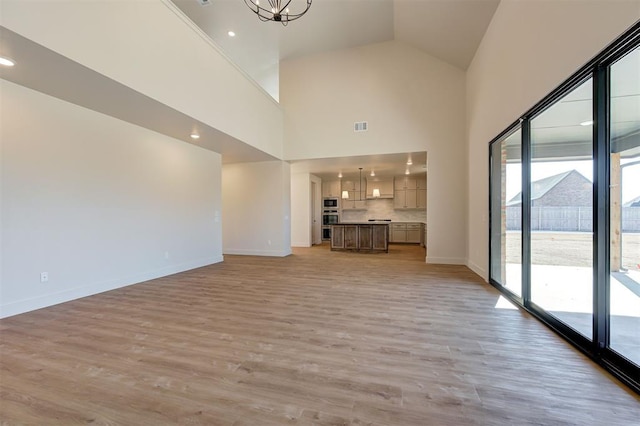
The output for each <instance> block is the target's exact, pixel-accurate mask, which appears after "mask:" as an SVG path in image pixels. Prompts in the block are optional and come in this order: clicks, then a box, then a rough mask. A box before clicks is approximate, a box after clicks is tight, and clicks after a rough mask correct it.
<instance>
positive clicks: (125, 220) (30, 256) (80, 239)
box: [0, 80, 222, 316]
mask: <svg viewBox="0 0 640 426" xmlns="http://www.w3.org/2000/svg"><path fill="white" fill-rule="evenodd" d="M0 90H1V93H2V97H1V98H0V102H1V103H0V108H1V110H0V117H1V126H0V132H1V133H0V135H1V137H0V149H1V151H0V164H1V168H0V170H1V179H0V182H1V188H0V196H1V197H0V200H1V208H0V212H1V216H0V217H1V218H2V222H1V225H0V226H1V231H2V232H1V235H2V242H1V251H0V257H1V262H2V268H1V281H0V300H1V302H0V315H1V316H9V315H13V314H17V313H21V312H26V311H29V310H33V309H37V308H41V307H45V306H49V305H52V304H56V303H60V302H64V301H67V300H71V299H75V298H78V297H83V296H87V295H90V294H94V293H98V292H101V291H106V290H110V289H114V288H117V287H121V286H125V285H129V284H133V283H136V282H141V281H145V280H149V279H152V278H156V277H160V276H165V275H168V274H172V273H176V272H180V271H185V270H188V269H191V268H195V267H199V266H203V265H207V264H211V263H215V262H219V261H221V260H222V243H221V234H222V231H221V222H219V221H216V220H215V219H214V217H215V214H216V211H217V212H219V211H220V210H221V197H220V181H221V176H220V174H221V162H220V156H219V155H218V154H216V153H213V152H210V151H206V150H203V149H201V148H198V147H196V146H193V145H190V144H187V143H184V142H180V141H177V140H175V139H172V138H168V137H166V136H163V135H160V134H157V133H154V132H151V131H149V130H146V129H143V128H140V127H137V126H134V125H131V124H129V123H125V122H123V121H119V120H116V119H114V118H111V117H108V116H105V115H102V114H99V113H96V112H94V111H90V110H87V109H84V108H81V107H78V106H76V105H73V104H69V103H66V102H63V101H60V100H58V99H55V98H52V97H50V96H47V95H43V94H41V93H39V92H35V91H33V90H30V89H26V88H24V87H21V86H18V85H15V84H13V83H10V82H7V81H4V80H0ZM166 255H168V257H167V256H166ZM45 271H46V272H48V273H49V281H48V282H46V283H41V282H40V273H41V272H45Z"/></svg>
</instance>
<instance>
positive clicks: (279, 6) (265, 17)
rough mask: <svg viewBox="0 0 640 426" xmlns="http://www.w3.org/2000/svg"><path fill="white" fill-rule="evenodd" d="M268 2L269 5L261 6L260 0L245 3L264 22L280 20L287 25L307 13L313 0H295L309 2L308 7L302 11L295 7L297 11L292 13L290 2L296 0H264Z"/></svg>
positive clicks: (299, 2)
mask: <svg viewBox="0 0 640 426" xmlns="http://www.w3.org/2000/svg"><path fill="white" fill-rule="evenodd" d="M263 1H266V2H267V3H268V6H267V7H266V8H265V7H262V6H260V0H244V2H245V4H246V5H247V6H249V9H251V11H252V12H253V13H255V14H256V15H258V19H260V20H261V21H262V22H266V21H274V22H280V23H281V24H282V25H284V26H287V24H288V23H289V21H294V20H296V19H298V18H300V17H301V16H302V15H304V14H305V13H307V10H309V8H310V7H311V0H295V3H296V4H301V3H302V2H303V1H306V2H307V5H306V7H305V8H304V10H302V12H298V10H300V9H301V8H300V9H295V13H292V12H291V10H290V9H289V4H290V3H291V2H293V1H294V0H284V1H283V0H263Z"/></svg>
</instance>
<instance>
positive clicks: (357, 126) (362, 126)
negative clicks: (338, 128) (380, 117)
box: [353, 121, 369, 132]
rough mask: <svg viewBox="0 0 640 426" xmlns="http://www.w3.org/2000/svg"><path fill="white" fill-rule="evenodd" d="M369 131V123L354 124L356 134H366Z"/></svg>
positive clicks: (359, 122) (357, 122) (358, 122)
mask: <svg viewBox="0 0 640 426" xmlns="http://www.w3.org/2000/svg"><path fill="white" fill-rule="evenodd" d="M367 130H369V123H367V122H366V121H356V122H355V123H353V131H354V132H366V131H367Z"/></svg>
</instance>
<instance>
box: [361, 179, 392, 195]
mask: <svg viewBox="0 0 640 426" xmlns="http://www.w3.org/2000/svg"><path fill="white" fill-rule="evenodd" d="M374 189H377V190H378V191H380V196H379V197H375V196H374V195H373V190H374ZM375 198H393V178H372V179H368V180H367V199H375Z"/></svg>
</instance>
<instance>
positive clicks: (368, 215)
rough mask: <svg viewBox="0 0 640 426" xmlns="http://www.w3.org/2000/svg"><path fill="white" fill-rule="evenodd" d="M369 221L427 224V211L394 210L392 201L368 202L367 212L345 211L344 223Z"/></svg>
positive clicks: (341, 218)
mask: <svg viewBox="0 0 640 426" xmlns="http://www.w3.org/2000/svg"><path fill="white" fill-rule="evenodd" d="M369 219H391V220H392V221H395V222H424V223H427V211H426V210H425V209H421V210H394V208H393V200H392V199H378V200H367V210H355V211H354V210H346V211H345V210H343V211H342V217H340V220H341V221H342V222H366V221H367V220H369Z"/></svg>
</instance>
